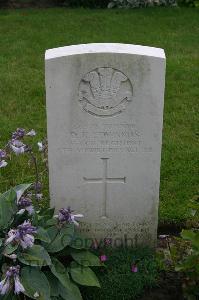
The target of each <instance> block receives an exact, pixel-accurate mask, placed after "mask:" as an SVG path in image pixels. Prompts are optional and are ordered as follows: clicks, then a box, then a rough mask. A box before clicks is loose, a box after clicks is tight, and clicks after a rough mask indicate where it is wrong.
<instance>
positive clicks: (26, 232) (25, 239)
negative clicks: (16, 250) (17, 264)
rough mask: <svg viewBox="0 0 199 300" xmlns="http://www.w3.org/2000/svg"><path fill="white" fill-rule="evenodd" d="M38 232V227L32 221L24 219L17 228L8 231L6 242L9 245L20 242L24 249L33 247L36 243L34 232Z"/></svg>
mask: <svg viewBox="0 0 199 300" xmlns="http://www.w3.org/2000/svg"><path fill="white" fill-rule="evenodd" d="M35 233H37V229H36V227H34V226H32V225H31V222H30V221H29V220H28V221H24V223H23V224H21V225H19V226H18V227H17V229H11V230H10V231H9V232H8V238H7V239H6V241H5V244H6V245H8V244H10V243H12V242H15V243H18V244H19V245H21V247H22V248H23V249H26V248H31V247H32V246H33V245H34V241H35V238H34V236H33V235H34V234H35Z"/></svg>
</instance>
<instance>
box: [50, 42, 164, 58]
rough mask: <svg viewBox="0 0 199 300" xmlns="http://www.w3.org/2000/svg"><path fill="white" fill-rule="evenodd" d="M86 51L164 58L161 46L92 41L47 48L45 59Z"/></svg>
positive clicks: (84, 52)
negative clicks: (91, 42)
mask: <svg viewBox="0 0 199 300" xmlns="http://www.w3.org/2000/svg"><path fill="white" fill-rule="evenodd" d="M86 53H124V54H135V55H144V56H152V57H158V58H163V59H164V58H165V53H164V50H163V49H161V48H155V47H147V46H140V45H132V44H119V43H93V44H80V45H72V46H65V47H59V48H53V49H48V50H47V51H46V53H45V59H46V60H50V59H54V58H59V57H64V56H69V55H78V54H86Z"/></svg>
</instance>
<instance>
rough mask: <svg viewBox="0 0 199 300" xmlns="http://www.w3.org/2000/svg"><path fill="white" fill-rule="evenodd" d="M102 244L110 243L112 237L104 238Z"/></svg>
mask: <svg viewBox="0 0 199 300" xmlns="http://www.w3.org/2000/svg"><path fill="white" fill-rule="evenodd" d="M104 244H105V245H111V244H112V239H111V238H105V239H104Z"/></svg>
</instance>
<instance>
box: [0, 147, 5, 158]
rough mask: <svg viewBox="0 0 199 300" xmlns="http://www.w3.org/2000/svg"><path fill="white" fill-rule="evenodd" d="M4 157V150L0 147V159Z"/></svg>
mask: <svg viewBox="0 0 199 300" xmlns="http://www.w3.org/2000/svg"><path fill="white" fill-rule="evenodd" d="M5 157H6V152H5V151H4V150H2V149H0V159H1V158H5Z"/></svg>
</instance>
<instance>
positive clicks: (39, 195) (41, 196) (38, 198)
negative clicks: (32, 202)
mask: <svg viewBox="0 0 199 300" xmlns="http://www.w3.org/2000/svg"><path fill="white" fill-rule="evenodd" d="M35 196H36V198H37V200H41V199H42V198H43V194H36V195H35Z"/></svg>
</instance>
